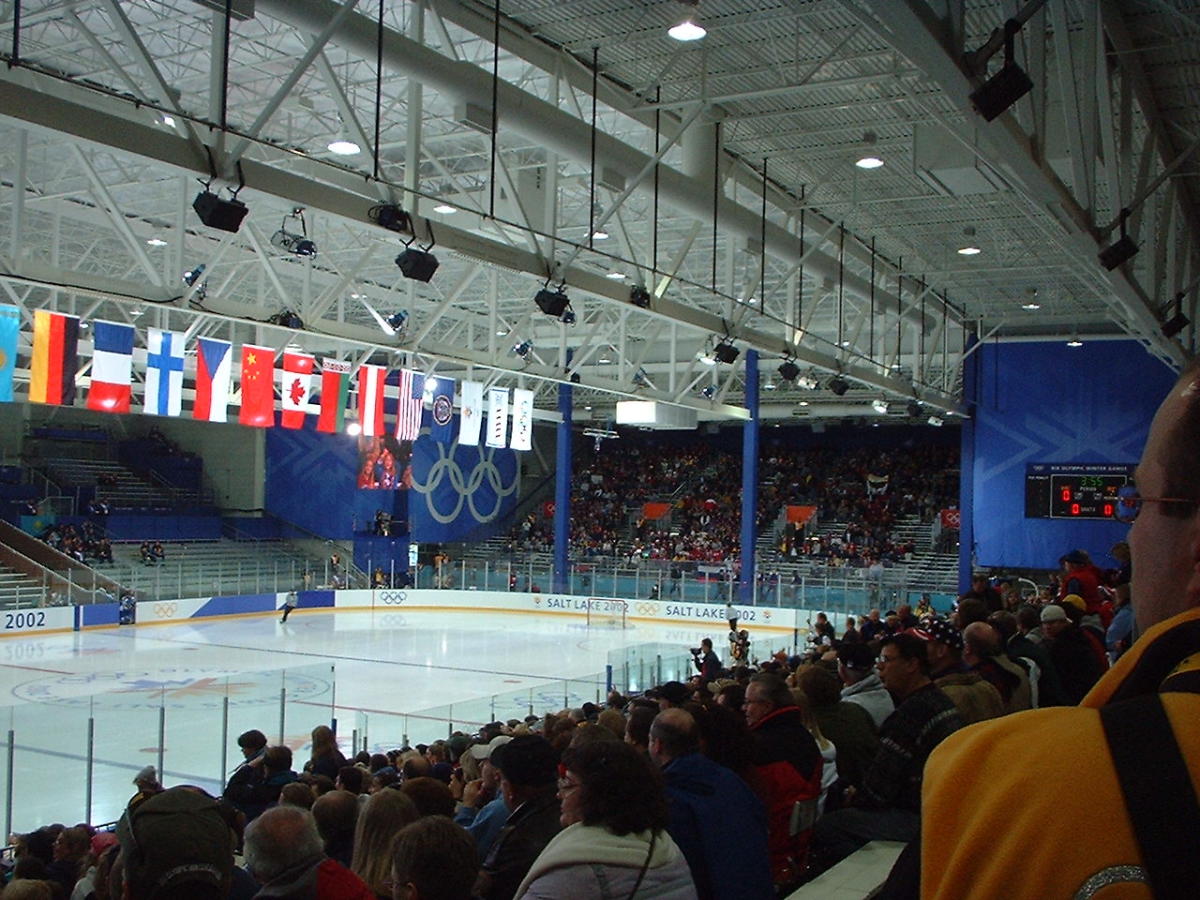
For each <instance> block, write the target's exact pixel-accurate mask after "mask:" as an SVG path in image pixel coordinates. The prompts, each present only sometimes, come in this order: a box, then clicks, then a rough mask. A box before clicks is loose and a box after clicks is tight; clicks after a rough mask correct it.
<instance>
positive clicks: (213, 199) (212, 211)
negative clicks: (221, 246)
mask: <svg viewBox="0 0 1200 900" xmlns="http://www.w3.org/2000/svg"><path fill="white" fill-rule="evenodd" d="M192 209H194V210H195V211H196V215H198V216H199V217H200V221H201V222H203V223H204V224H205V225H207V226H208V227H209V228H219V229H221V231H232V232H234V233H237V230H238V229H239V228H241V227H242V219H244V218H246V213H248V212H249V211H250V210H249V209H248V208H247V207H246V204H245V203H243V202H242V201H240V200H222V199H221V198H220V197H218V196H217V195H216V194H214V193H213V192H212V191H201V192H200V193H199V194H197V195H196V199H195V200H193V201H192Z"/></svg>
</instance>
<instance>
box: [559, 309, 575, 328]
mask: <svg viewBox="0 0 1200 900" xmlns="http://www.w3.org/2000/svg"><path fill="white" fill-rule="evenodd" d="M558 320H559V321H560V322H562V323H563V324H564V325H574V324H575V310H573V309H571V307H569V306H568V307H567V308H566V309H564V310H563V314H562V315H561V316H559V317H558Z"/></svg>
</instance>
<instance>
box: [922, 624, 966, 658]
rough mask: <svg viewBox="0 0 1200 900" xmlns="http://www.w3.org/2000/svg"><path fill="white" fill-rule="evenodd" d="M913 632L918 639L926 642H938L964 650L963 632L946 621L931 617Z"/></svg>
mask: <svg viewBox="0 0 1200 900" xmlns="http://www.w3.org/2000/svg"><path fill="white" fill-rule="evenodd" d="M913 630H914V631H915V632H916V635H917V637H919V638H923V639H924V640H927V641H937V642H938V643H939V644H945V645H946V646H948V647H953V648H954V649H956V650H961V649H962V648H963V636H962V632H961V631H959V630H958V629H957V628H955V627H954V626H953V625H951V624H950V622H949V621H947V620H946V619H942V618H939V617H937V616H929V617H928V618H925V619H922V620H921V627H920V628H916V629H913Z"/></svg>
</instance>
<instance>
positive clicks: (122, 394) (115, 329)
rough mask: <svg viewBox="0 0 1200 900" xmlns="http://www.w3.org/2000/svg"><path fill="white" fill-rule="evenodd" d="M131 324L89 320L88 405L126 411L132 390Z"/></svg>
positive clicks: (117, 411)
mask: <svg viewBox="0 0 1200 900" xmlns="http://www.w3.org/2000/svg"><path fill="white" fill-rule="evenodd" d="M132 378H133V326H132V325H118V324H117V323H116V322H103V321H99V320H97V321H95V322H93V323H92V383H91V386H90V387H89V388H88V396H87V408H88V409H95V410H99V411H100V412H110V413H127V412H129V401H130V399H131V397H132V394H133V381H132Z"/></svg>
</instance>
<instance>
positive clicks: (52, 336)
mask: <svg viewBox="0 0 1200 900" xmlns="http://www.w3.org/2000/svg"><path fill="white" fill-rule="evenodd" d="M78 351H79V317H78V316H68V315H64V314H63V313H55V312H47V311H46V310H44V309H38V310H35V311H34V313H33V361H32V363H31V364H30V371H29V400H30V402H31V403H50V404H53V405H55V406H70V405H72V404H73V403H74V402H75V371H76V369H77V368H78V367H79V357H78Z"/></svg>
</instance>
